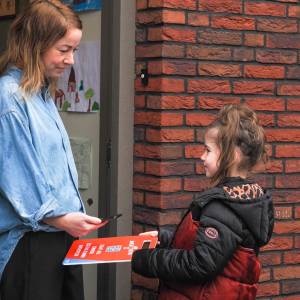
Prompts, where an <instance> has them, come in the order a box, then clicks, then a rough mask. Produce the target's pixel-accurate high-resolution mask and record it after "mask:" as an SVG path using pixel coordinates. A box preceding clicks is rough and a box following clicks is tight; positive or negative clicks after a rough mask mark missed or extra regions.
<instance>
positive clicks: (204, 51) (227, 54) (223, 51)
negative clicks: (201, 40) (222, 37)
mask: <svg viewBox="0 0 300 300" xmlns="http://www.w3.org/2000/svg"><path fill="white" fill-rule="evenodd" d="M186 56H187V58H193V59H203V60H226V61H227V60H230V59H231V49H230V48H226V47H220V48H218V47H207V46H202V45H197V46H194V45H192V46H190V45H188V46H187V51H186Z"/></svg>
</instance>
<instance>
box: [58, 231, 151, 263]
mask: <svg viewBox="0 0 300 300" xmlns="http://www.w3.org/2000/svg"><path fill="white" fill-rule="evenodd" d="M156 244H157V237H153V236H150V235H137V236H119V237H110V238H97V239H83V240H76V241H74V242H73V244H72V245H71V247H70V249H69V251H68V253H67V255H66V257H65V259H64V261H63V265H81V264H101V263H111V262H126V261H131V257H132V253H133V252H134V251H135V250H137V249H148V248H155V246H156Z"/></svg>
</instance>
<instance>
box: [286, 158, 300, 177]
mask: <svg viewBox="0 0 300 300" xmlns="http://www.w3.org/2000/svg"><path fill="white" fill-rule="evenodd" d="M299 156H300V154H299ZM285 172H286V173H300V160H287V161H286V162H285Z"/></svg>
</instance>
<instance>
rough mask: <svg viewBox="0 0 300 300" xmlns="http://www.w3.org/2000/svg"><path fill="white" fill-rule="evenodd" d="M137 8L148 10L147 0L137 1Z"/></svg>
mask: <svg viewBox="0 0 300 300" xmlns="http://www.w3.org/2000/svg"><path fill="white" fill-rule="evenodd" d="M136 8H137V10H139V9H145V8H147V0H136Z"/></svg>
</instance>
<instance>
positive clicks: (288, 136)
mask: <svg viewBox="0 0 300 300" xmlns="http://www.w3.org/2000/svg"><path fill="white" fill-rule="evenodd" d="M266 136H267V141H268V142H300V129H269V128H268V129H266Z"/></svg>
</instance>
